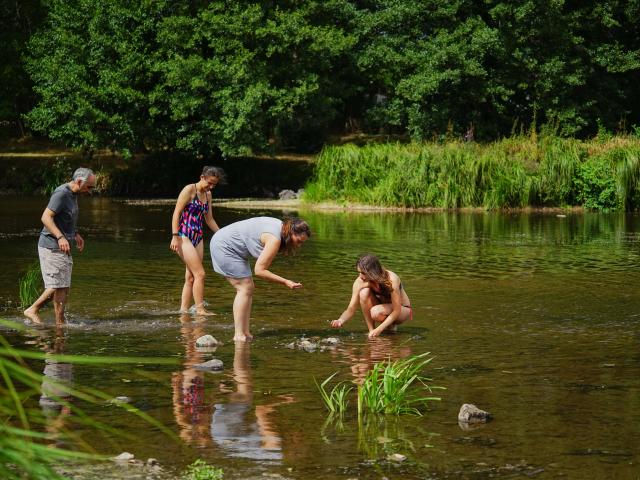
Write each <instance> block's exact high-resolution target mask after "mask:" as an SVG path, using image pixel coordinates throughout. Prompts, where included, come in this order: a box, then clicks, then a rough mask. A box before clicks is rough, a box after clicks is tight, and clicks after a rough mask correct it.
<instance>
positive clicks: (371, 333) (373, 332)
mask: <svg viewBox="0 0 640 480" xmlns="http://www.w3.org/2000/svg"><path fill="white" fill-rule="evenodd" d="M380 333H381V332H379V331H378V329H377V328H374V329H373V330H370V331H369V335H368V337H369V340H371V339H373V338H376V337H378V336H380Z"/></svg>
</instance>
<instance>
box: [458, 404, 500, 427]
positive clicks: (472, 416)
mask: <svg viewBox="0 0 640 480" xmlns="http://www.w3.org/2000/svg"><path fill="white" fill-rule="evenodd" d="M492 418H493V415H491V414H490V413H489V412H485V411H484V410H480V409H479V408H478V407H476V406H475V405H472V404H470V403H465V404H464V405H462V406H461V407H460V412H459V413H458V421H459V422H463V423H486V422H488V421H489V420H491V419H492Z"/></svg>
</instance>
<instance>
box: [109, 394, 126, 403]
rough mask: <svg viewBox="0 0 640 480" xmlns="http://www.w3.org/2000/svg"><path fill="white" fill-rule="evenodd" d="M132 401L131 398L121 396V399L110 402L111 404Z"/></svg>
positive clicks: (116, 398) (117, 398)
mask: <svg viewBox="0 0 640 480" xmlns="http://www.w3.org/2000/svg"><path fill="white" fill-rule="evenodd" d="M130 401H131V398H129V397H125V396H121V397H115V398H112V399H111V400H109V403H129V402H130Z"/></svg>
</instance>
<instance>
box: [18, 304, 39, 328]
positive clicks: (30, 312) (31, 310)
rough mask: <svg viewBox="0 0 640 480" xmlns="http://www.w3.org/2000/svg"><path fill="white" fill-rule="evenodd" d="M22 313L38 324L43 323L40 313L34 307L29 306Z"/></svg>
mask: <svg viewBox="0 0 640 480" xmlns="http://www.w3.org/2000/svg"><path fill="white" fill-rule="evenodd" d="M22 314H23V315H24V316H25V317H27V318H28V319H29V320H31V321H32V322H33V323H35V324H36V325H42V319H41V318H40V315H38V311H37V310H35V309H34V308H33V307H29V308H27V309H26V310H25V311H24V312H22Z"/></svg>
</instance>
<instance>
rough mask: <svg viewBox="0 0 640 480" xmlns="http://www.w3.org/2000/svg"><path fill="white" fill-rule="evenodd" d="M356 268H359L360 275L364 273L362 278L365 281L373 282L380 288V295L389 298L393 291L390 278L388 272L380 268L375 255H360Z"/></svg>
mask: <svg viewBox="0 0 640 480" xmlns="http://www.w3.org/2000/svg"><path fill="white" fill-rule="evenodd" d="M356 267H357V268H359V269H360V271H361V272H362V273H364V276H365V277H367V280H370V281H372V282H375V283H376V284H378V285H379V286H380V294H381V295H382V296H384V297H390V296H391V292H392V291H393V285H392V284H391V278H390V277H389V272H387V271H386V270H385V269H384V268H382V265H381V264H380V260H379V259H378V257H376V256H375V255H371V254H370V253H367V254H365V255H362V256H361V257H360V258H359V259H358V262H357V263H356Z"/></svg>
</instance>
